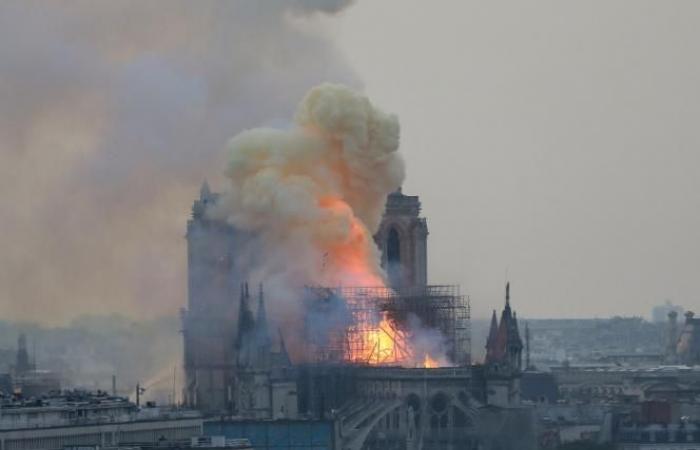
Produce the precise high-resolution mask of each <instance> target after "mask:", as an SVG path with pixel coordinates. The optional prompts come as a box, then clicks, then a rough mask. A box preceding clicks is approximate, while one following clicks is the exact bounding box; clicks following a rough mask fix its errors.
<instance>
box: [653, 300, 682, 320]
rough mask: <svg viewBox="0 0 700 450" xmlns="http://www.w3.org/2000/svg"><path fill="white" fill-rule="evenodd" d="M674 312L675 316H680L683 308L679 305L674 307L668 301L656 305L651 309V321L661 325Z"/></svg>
mask: <svg viewBox="0 0 700 450" xmlns="http://www.w3.org/2000/svg"><path fill="white" fill-rule="evenodd" d="M672 311H673V312H675V313H676V315H678V316H681V315H683V313H684V310H683V307H682V306H680V305H674V304H673V303H671V302H670V301H669V300H666V303H664V304H663V305H656V306H654V307H653V308H652V309H651V321H652V322H656V323H663V322H665V321H666V318H667V317H668V314H669V313H670V312H672Z"/></svg>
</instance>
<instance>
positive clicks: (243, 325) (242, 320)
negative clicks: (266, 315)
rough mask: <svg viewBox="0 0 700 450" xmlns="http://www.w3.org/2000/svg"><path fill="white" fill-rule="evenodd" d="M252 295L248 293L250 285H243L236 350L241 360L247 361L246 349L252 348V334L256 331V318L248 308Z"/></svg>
mask: <svg viewBox="0 0 700 450" xmlns="http://www.w3.org/2000/svg"><path fill="white" fill-rule="evenodd" d="M249 299H250V295H249V293H248V283H243V284H241V300H240V304H239V308H238V330H237V333H236V343H235V346H236V350H238V351H239V355H238V357H239V360H240V358H241V357H243V358H244V359H245V357H246V355H244V354H242V353H247V351H246V348H249V347H250V342H249V341H250V339H251V337H252V332H253V330H254V329H255V318H254V317H253V313H252V312H251V310H250V307H249V306H248V300H249Z"/></svg>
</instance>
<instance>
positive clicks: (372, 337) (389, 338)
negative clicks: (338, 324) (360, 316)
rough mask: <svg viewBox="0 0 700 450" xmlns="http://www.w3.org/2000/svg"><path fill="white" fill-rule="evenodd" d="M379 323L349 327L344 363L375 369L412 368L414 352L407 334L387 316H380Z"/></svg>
mask: <svg viewBox="0 0 700 450" xmlns="http://www.w3.org/2000/svg"><path fill="white" fill-rule="evenodd" d="M379 318H381V320H377V319H379ZM377 319H371V318H370V319H369V320H361V321H358V322H356V323H353V324H352V325H351V326H350V327H348V330H347V349H346V354H345V358H344V359H345V360H346V361H348V362H352V363H360V364H371V365H380V364H382V365H406V364H409V363H410V362H411V360H412V359H413V352H412V351H411V348H410V343H409V341H408V339H407V337H406V334H405V333H404V332H403V331H402V330H400V329H399V328H398V327H397V326H396V325H394V324H393V323H391V321H390V320H389V319H388V318H387V314H386V313H385V312H382V313H377Z"/></svg>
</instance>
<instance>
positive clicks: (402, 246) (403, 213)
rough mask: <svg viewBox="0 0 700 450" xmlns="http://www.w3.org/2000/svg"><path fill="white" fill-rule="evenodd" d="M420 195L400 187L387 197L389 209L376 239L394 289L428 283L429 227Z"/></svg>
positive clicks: (384, 266) (383, 264) (387, 207)
mask: <svg viewBox="0 0 700 450" xmlns="http://www.w3.org/2000/svg"><path fill="white" fill-rule="evenodd" d="M420 210H421V204H420V200H419V199H418V196H416V195H404V194H403V192H401V188H399V189H398V190H397V191H395V192H392V193H391V194H389V196H388V197H387V202H386V210H385V211H384V217H383V218H382V223H381V225H380V227H379V231H377V234H376V235H375V236H374V240H375V242H376V243H377V245H378V246H379V250H380V251H381V254H382V267H383V268H384V270H385V271H386V273H387V276H388V278H389V284H390V285H391V287H392V288H394V289H402V288H403V289H406V288H412V287H421V286H425V285H426V284H427V283H428V224H427V222H426V220H425V218H423V217H420Z"/></svg>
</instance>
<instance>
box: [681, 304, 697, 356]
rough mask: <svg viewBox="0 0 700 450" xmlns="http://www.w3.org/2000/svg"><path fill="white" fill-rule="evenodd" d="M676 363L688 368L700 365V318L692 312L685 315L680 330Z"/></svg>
mask: <svg viewBox="0 0 700 450" xmlns="http://www.w3.org/2000/svg"><path fill="white" fill-rule="evenodd" d="M676 353H677V355H678V362H679V363H681V364H686V365H688V366H694V365H700V318H695V317H694V314H693V312H692V311H688V312H686V313H685V323H684V324H683V327H682V328H681V332H680V336H679V337H678V346H677V347H676Z"/></svg>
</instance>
